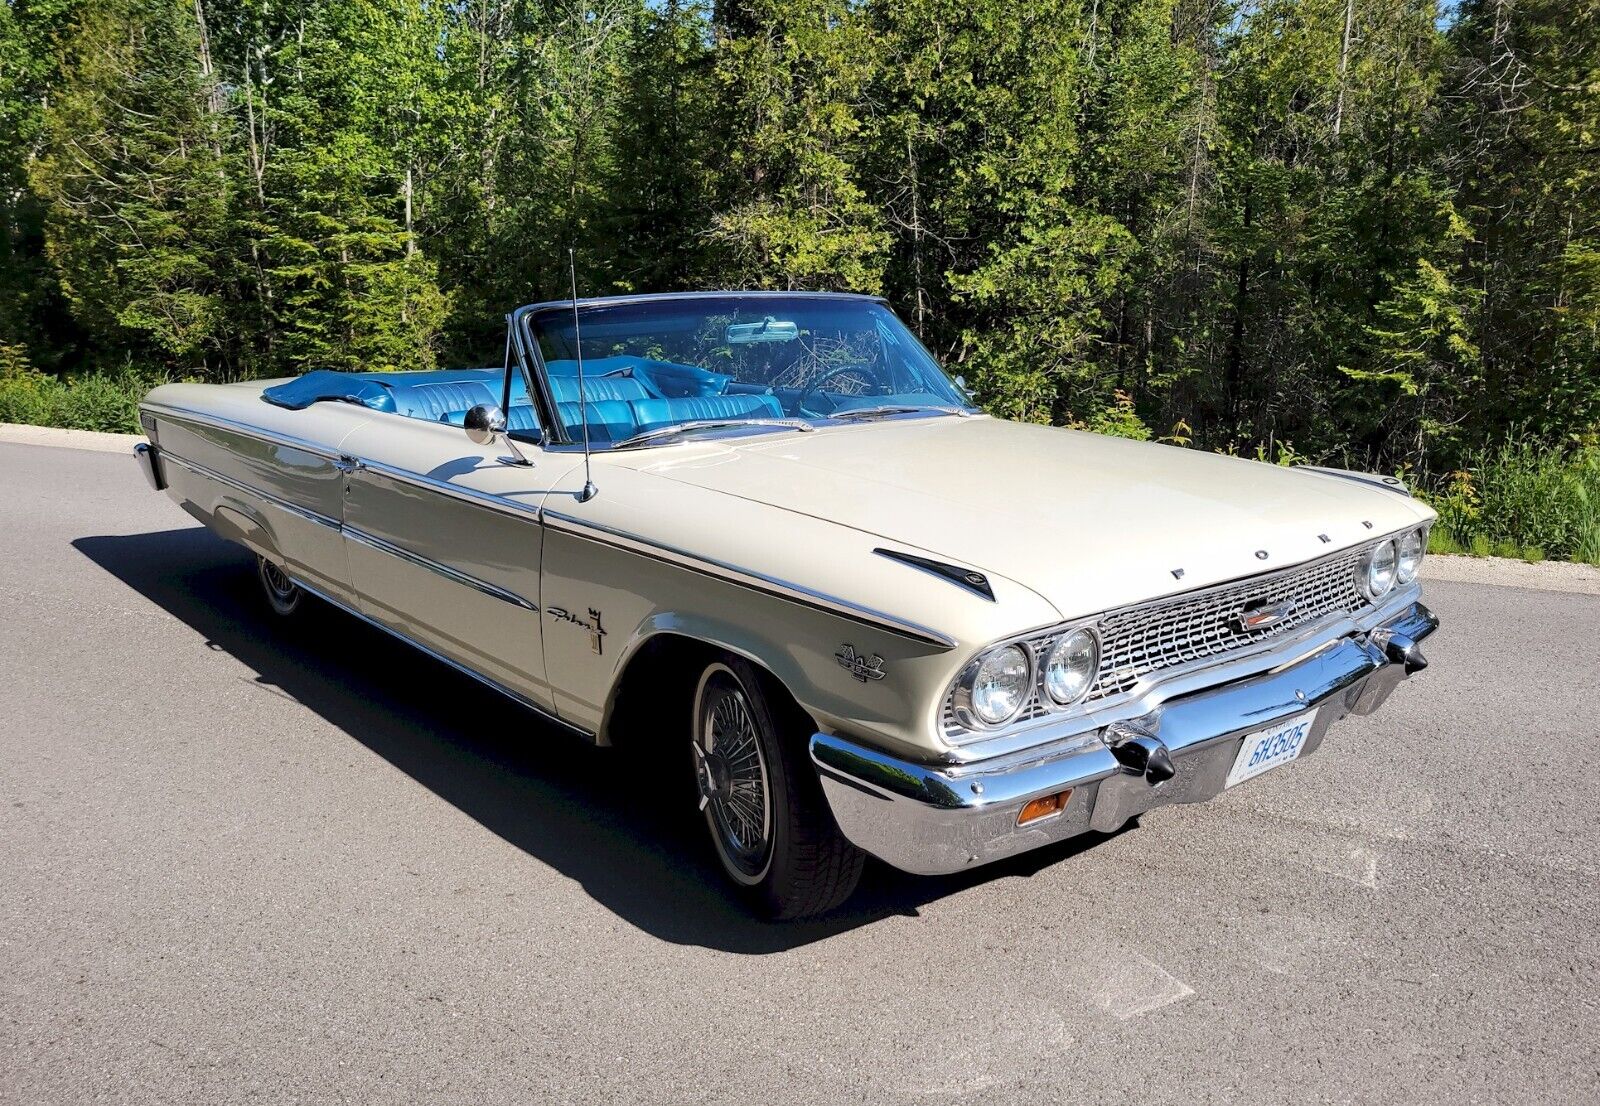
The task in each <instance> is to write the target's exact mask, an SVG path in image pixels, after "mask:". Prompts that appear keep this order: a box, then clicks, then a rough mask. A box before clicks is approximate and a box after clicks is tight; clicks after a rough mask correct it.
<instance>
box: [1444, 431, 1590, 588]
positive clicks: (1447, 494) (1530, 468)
mask: <svg viewBox="0 0 1600 1106" xmlns="http://www.w3.org/2000/svg"><path fill="white" fill-rule="evenodd" d="M1425 498H1426V499H1427V500H1428V502H1429V503H1431V504H1432V505H1433V507H1434V509H1435V510H1437V511H1438V512H1439V522H1438V524H1437V525H1436V526H1435V527H1434V528H1433V534H1432V537H1431V538H1430V540H1429V543H1428V546H1429V549H1430V550H1432V551H1433V552H1436V553H1465V554H1469V555H1471V556H1474V557H1512V558H1516V559H1519V560H1525V561H1539V560H1544V559H1546V558H1551V559H1555V560H1564V561H1584V562H1587V563H1589V564H1600V447H1595V446H1586V447H1579V448H1574V449H1570V450H1565V451H1563V450H1559V449H1550V448H1547V447H1544V446H1541V445H1537V444H1535V443H1533V442H1528V441H1512V442H1507V443H1505V444H1503V445H1500V446H1495V447H1493V448H1488V449H1483V450H1479V451H1478V452H1477V453H1475V454H1474V455H1473V456H1472V457H1470V458H1469V460H1468V464H1467V466H1466V467H1465V468H1464V469H1462V470H1460V471H1458V472H1454V473H1451V474H1450V476H1449V477H1448V478H1447V479H1446V480H1445V482H1444V484H1443V486H1442V487H1441V488H1439V489H1438V490H1437V491H1435V492H1434V493H1432V494H1429V495H1426V496H1425Z"/></svg>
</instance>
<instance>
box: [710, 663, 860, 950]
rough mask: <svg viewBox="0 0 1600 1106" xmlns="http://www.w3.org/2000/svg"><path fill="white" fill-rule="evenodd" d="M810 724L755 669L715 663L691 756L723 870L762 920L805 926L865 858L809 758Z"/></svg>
mask: <svg viewBox="0 0 1600 1106" xmlns="http://www.w3.org/2000/svg"><path fill="white" fill-rule="evenodd" d="M809 736H810V734H809V732H808V727H807V726H806V725H805V722H804V717H803V716H802V715H800V712H799V711H798V710H797V709H796V708H794V707H793V706H792V705H791V704H789V703H787V702H785V701H783V699H782V698H781V692H779V691H777V689H775V688H771V686H770V684H769V683H768V681H767V678H765V677H764V676H763V675H762V674H761V673H760V672H758V671H757V670H756V669H755V667H754V666H752V665H751V664H750V663H749V662H747V661H744V660H741V659H739V658H737V657H726V658H722V659H719V660H716V661H714V662H712V663H711V664H709V665H707V666H706V669H705V671H704V672H703V673H701V676H700V682H699V684H698V685H697V687H696V689H695V696H694V718H693V728H692V731H691V743H690V753H691V756H692V759H693V763H694V773H695V782H696V785H697V790H698V793H699V801H700V809H701V811H702V812H703V813H704V814H705V820H706V828H707V829H708V830H710V832H711V843H712V846H713V847H714V848H715V850H716V853H717V859H718V860H719V861H721V863H722V867H723V870H724V871H725V872H727V874H728V877H729V878H730V879H731V880H732V881H733V882H734V884H735V885H736V886H737V887H738V888H739V889H740V892H741V893H742V894H743V895H744V896H745V897H746V898H747V899H749V900H750V902H751V903H752V905H754V906H755V908H756V909H757V910H759V911H760V912H761V913H762V914H764V915H766V916H767V917H770V918H803V917H806V916H808V915H812V914H821V913H823V912H824V911H827V910H831V909H832V908H833V907H835V906H838V905H839V904H840V903H842V902H843V901H844V900H845V899H847V898H848V897H849V896H850V892H851V891H853V890H855V886H856V883H857V882H858V881H859V880H860V878H861V868H862V864H863V863H864V861H865V859H866V858H865V854H863V853H862V852H861V850H860V849H857V848H856V847H855V846H854V845H852V844H850V842H849V841H847V840H845V838H844V836H843V835H842V834H841V833H840V832H839V828H838V826H837V825H835V824H834V821H833V815H832V813H831V812H830V811H829V810H828V806H827V802H826V800H825V799H824V798H823V795H822V787H821V785H820V784H819V783H818V782H817V775H816V771H815V769H813V768H812V766H811V762H810V758H809V757H808V756H807V754H806V742H807V740H808V739H809Z"/></svg>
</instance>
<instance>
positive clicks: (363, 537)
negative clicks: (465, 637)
mask: <svg viewBox="0 0 1600 1106" xmlns="http://www.w3.org/2000/svg"><path fill="white" fill-rule="evenodd" d="M343 530H344V536H345V537H347V538H349V539H350V540H351V541H354V542H360V543H361V544H362V545H365V546H367V547H369V548H371V549H376V550H377V551H378V552H380V553H387V554H389V556H391V557H398V558H399V559H400V560H402V561H406V562H407V563H409V564H414V565H416V566H417V567H418V568H425V569H427V570H428V571H429V572H433V573H437V574H438V575H440V576H442V577H444V578H445V579H446V580H449V581H451V582H453V583H457V584H460V585H462V586H463V587H468V588H471V589H472V590H473V591H476V592H481V593H482V594H484V595H487V596H489V597H491V598H493V599H499V600H501V601H502V602H506V603H510V604H511V605H512V606H515V607H521V608H522V609H523V610H525V611H533V612H534V613H538V610H539V608H538V607H537V606H536V605H535V604H533V603H530V602H528V601H527V600H526V599H524V598H523V597H522V596H520V595H518V594H516V593H515V592H511V591H507V590H506V589H504V588H502V587H497V586H495V585H494V584H491V583H489V582H488V581H486V580H480V579H478V578H477V577H476V576H468V575H467V574H466V573H465V572H461V571H458V570H457V569H454V568H451V567H450V566H449V565H447V564H444V563H442V562H440V561H435V560H433V559H431V558H429V557H424V556H422V555H421V554H420V553H413V552H412V551H411V550H409V549H405V548H403V547H401V546H398V545H395V544H394V543H392V542H387V541H384V540H383V539H382V538H380V537H377V536H376V535H374V534H369V533H367V532H366V531H365V530H357V529H356V528H355V527H353V526H349V525H346V526H344V527H343Z"/></svg>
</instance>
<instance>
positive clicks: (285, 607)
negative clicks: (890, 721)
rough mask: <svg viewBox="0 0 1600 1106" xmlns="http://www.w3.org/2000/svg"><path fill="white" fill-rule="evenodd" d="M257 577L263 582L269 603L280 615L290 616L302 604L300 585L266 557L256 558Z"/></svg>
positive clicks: (262, 588)
mask: <svg viewBox="0 0 1600 1106" xmlns="http://www.w3.org/2000/svg"><path fill="white" fill-rule="evenodd" d="M256 576H257V577H258V578H259V579H260V580H261V590H263V591H265V592H266V593H267V602H268V603H270V604H272V609H273V610H275V611H277V612H278V613H279V614H290V613H292V612H293V611H294V609H295V607H297V606H299V604H300V596H301V594H302V593H301V591H300V585H299V584H297V583H295V582H294V581H293V580H291V579H289V574H288V573H287V572H285V571H283V569H281V568H279V567H278V566H277V565H275V564H273V563H272V562H271V561H269V560H267V559H266V558H265V557H262V556H259V555H258V556H257V557H256Z"/></svg>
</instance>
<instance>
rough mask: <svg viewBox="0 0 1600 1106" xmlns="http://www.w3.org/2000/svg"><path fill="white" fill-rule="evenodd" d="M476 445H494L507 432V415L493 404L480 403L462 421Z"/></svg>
mask: <svg viewBox="0 0 1600 1106" xmlns="http://www.w3.org/2000/svg"><path fill="white" fill-rule="evenodd" d="M461 425H462V426H464V427H466V430H467V437H468V438H471V439H472V441H473V444H475V445H493V444H494V441H495V439H496V438H498V437H499V436H500V435H502V434H504V433H505V432H506V413H505V412H504V411H502V410H500V408H498V407H496V406H495V405H494V404H492V403H480V404H478V405H477V406H476V407H474V408H472V410H470V411H468V412H467V417H466V418H465V419H464V420H463V421H462V423H461Z"/></svg>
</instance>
